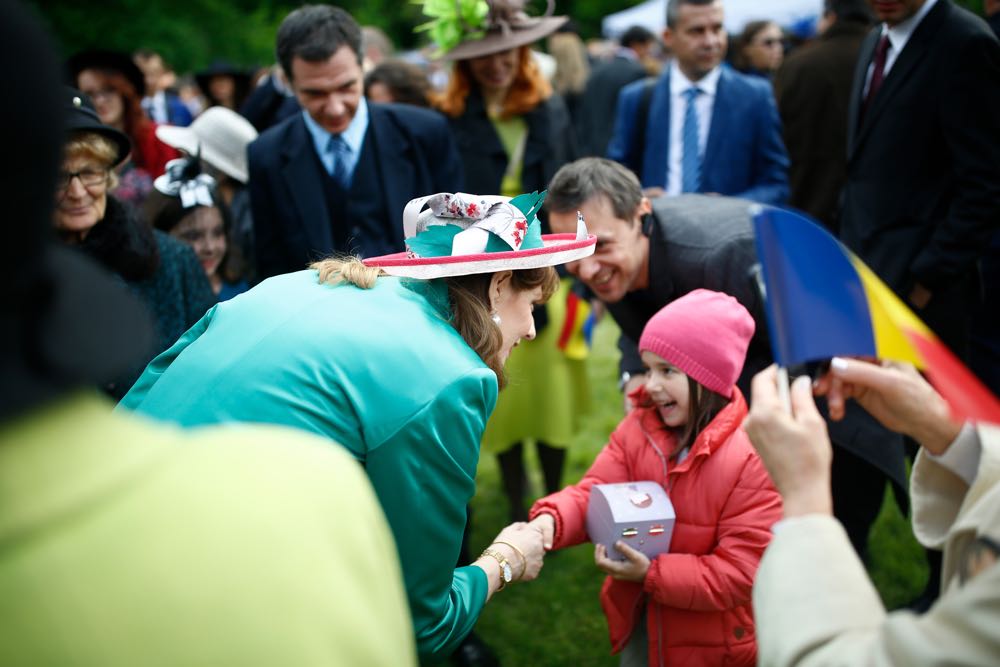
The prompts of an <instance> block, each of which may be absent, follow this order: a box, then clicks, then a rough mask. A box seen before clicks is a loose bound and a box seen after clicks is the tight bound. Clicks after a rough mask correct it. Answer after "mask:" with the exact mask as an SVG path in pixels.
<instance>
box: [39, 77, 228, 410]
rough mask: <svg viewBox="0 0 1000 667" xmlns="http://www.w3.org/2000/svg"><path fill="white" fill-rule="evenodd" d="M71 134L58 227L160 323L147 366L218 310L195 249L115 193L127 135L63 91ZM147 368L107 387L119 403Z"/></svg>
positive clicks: (58, 198)
mask: <svg viewBox="0 0 1000 667" xmlns="http://www.w3.org/2000/svg"><path fill="white" fill-rule="evenodd" d="M64 103H65V105H66V106H67V110H68V118H69V123H68V125H69V133H68V135H67V137H66V142H65V144H64V148H63V162H62V169H61V171H60V172H59V178H58V180H57V184H56V190H55V204H56V205H55V210H54V212H53V217H52V221H53V224H54V226H55V229H56V233H57V234H58V236H59V238H60V239H61V240H62V241H63V242H64V243H66V244H67V245H72V246H76V247H77V248H79V249H80V250H82V251H84V252H86V253H87V254H89V255H90V256H91V257H93V258H94V259H97V260H98V261H99V262H100V263H101V264H103V265H104V266H105V267H106V268H108V269H110V270H111V271H113V272H114V273H117V274H118V275H119V276H120V277H121V278H122V279H123V280H125V282H126V283H128V284H129V285H130V286H131V287H132V288H133V289H134V290H135V291H136V292H137V293H138V294H139V295H140V296H141V297H142V299H143V301H145V303H146V305H147V307H148V308H149V310H150V312H151V313H152V314H153V315H154V317H155V320H156V333H157V336H156V343H155V345H154V347H153V348H152V349H150V350H148V352H147V357H146V360H148V359H150V358H152V357H153V356H155V355H156V354H158V353H159V352H160V351H162V350H164V349H166V348H167V347H168V346H169V345H170V344H171V343H173V342H174V341H175V340H176V339H177V338H178V337H179V336H180V335H181V334H182V333H184V331H186V330H187V329H188V327H190V326H191V325H192V324H194V323H195V322H197V321H198V319H199V318H200V317H201V316H202V315H204V314H205V311H206V310H207V309H208V308H210V307H211V306H212V305H213V304H214V303H215V297H214V295H213V294H212V290H211V287H210V286H209V284H208V281H207V280H206V278H205V273H204V271H203V270H202V268H201V266H200V264H199V263H198V260H197V258H195V256H194V254H193V253H192V251H191V249H190V248H188V247H187V246H185V245H184V244H182V243H180V242H179V241H176V240H174V239H172V238H170V237H169V236H168V235H167V234H164V233H162V232H158V231H156V232H154V231H153V230H152V229H150V228H149V227H148V226H147V225H145V224H143V223H141V222H140V221H139V220H137V219H135V217H134V216H133V215H132V213H131V211H130V209H129V208H128V207H127V206H125V205H123V204H122V203H120V202H119V201H118V200H117V199H116V198H115V197H114V196H113V195H112V194H110V191H111V190H113V189H114V187H115V185H116V184H117V178H118V177H117V174H116V173H115V171H114V169H115V167H117V166H118V165H120V164H121V163H122V161H123V160H125V158H126V156H127V155H128V153H129V147H130V144H129V140H128V137H126V136H125V134H124V133H122V132H120V131H118V130H116V129H114V128H112V127H108V126H107V125H105V124H103V123H102V122H101V121H100V119H98V117H97V113H96V112H95V111H94V108H93V106H92V105H91V103H90V100H89V99H87V97H86V96H85V95H84V94H83V93H81V92H80V91H78V90H75V89H72V88H67V89H66V90H65V101H64ZM141 370H142V366H138V367H137V368H135V369H134V370H133V372H132V373H130V374H126V375H125V376H123V377H122V378H120V379H119V381H118V382H116V383H114V384H113V385H111V386H109V387H108V391H109V393H110V394H111V395H112V396H115V397H121V396H122V395H124V393H125V392H126V391H127V390H128V388H129V387H130V386H131V384H132V381H133V380H134V379H135V378H136V377H137V376H138V373H139V371H141Z"/></svg>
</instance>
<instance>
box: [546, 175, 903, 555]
mask: <svg viewBox="0 0 1000 667" xmlns="http://www.w3.org/2000/svg"><path fill="white" fill-rule="evenodd" d="M548 193H549V194H548V197H547V198H546V202H545V204H546V207H547V208H548V212H549V226H550V227H551V228H552V231H554V232H569V231H572V230H574V229H575V228H576V227H575V225H576V212H577V211H580V212H581V213H583V215H584V218H585V219H586V222H587V228H588V230H589V231H590V233H591V234H594V235H596V236H597V250H595V251H594V254H593V255H592V256H590V257H588V258H587V259H585V260H581V261H579V262H571V263H569V264H567V265H566V269H567V270H568V271H569V272H570V273H571V274H573V275H574V276H576V277H577V278H579V279H580V280H581V281H583V282H584V283H585V284H586V285H587V287H589V288H590V289H591V290H592V291H593V292H594V294H595V295H596V296H597V298H599V299H600V300H601V301H603V302H604V303H606V304H607V307H608V312H610V313H611V315H612V316H613V317H614V320H615V323H617V324H618V326H619V327H620V328H621V331H622V336H621V338H620V339H619V345H618V346H619V348H620V349H621V352H622V356H621V362H620V370H621V371H622V376H621V383H620V386H621V388H622V389H624V390H625V391H626V393H627V392H628V391H629V390H631V389H634V388H635V387H636V386H637V385H638V384H640V383H641V382H642V380H643V377H644V375H643V366H642V361H641V359H640V357H639V352H638V350H637V349H636V343H635V341H637V340H639V335H640V334H641V332H642V328H643V327H644V326H645V324H646V322H647V321H648V320H649V318H650V317H652V316H653V314H654V313H655V312H656V311H657V310H659V309H660V308H661V307H663V306H665V305H666V304H668V303H670V302H671V301H673V300H674V299H676V298H678V297H681V296H683V295H684V294H687V293H688V292H690V291H692V290H694V289H698V288H705V289H711V290H715V291H718V292H725V293H726V294H729V295H730V296H732V297H733V298H735V299H736V300H737V301H739V302H740V303H741V304H743V306H744V307H746V309H747V310H748V311H749V312H750V314H751V315H752V316H753V318H754V322H755V323H756V331H755V332H754V336H753V338H752V339H751V341H750V347H749V349H748V350H747V359H746V363H745V364H744V365H743V372H742V373H741V374H740V378H739V380H738V382H737V384H738V385H739V386H740V389H741V390H742V391H743V392H744V394H745V395H746V396H749V386H750V380H751V379H752V378H753V376H754V375H755V374H756V373H757V372H758V371H760V370H762V369H764V368H765V367H767V366H768V365H770V364H771V362H772V361H773V359H772V356H771V348H770V339H769V337H768V330H767V318H766V316H765V313H764V303H763V300H762V299H761V296H760V293H759V291H758V288H757V285H756V281H755V278H754V277H753V274H752V269H753V267H754V265H755V264H756V263H757V252H756V247H755V245H754V235H753V228H752V226H751V223H750V214H749V209H750V207H751V202H749V201H747V200H744V199H736V198H733V197H707V196H704V195H682V196H678V197H660V198H658V199H654V200H653V201H650V200H649V199H647V198H646V197H643V195H642V190H641V188H640V186H639V182H638V181H637V180H636V177H635V175H634V174H632V173H631V172H629V171H628V170H627V169H625V168H624V167H622V166H621V165H620V164H615V163H614V162H611V161H609V160H604V159H599V158H584V159H582V160H577V161H576V162H572V163H570V164H568V165H566V166H564V167H563V168H562V169H560V170H559V171H558V172H557V173H556V175H555V177H554V178H553V179H552V182H551V183H549V188H548ZM829 429H830V437H831V438H832V439H833V441H834V444H835V445H836V448H837V453H836V456H835V457H834V461H835V470H834V478H835V479H837V480H838V481H839V480H840V479H841V475H843V474H844V472H845V471H854V472H856V473H857V476H856V477H855V478H854V479H853V480H848V481H847V482H845V483H843V484H839V485H836V486H835V489H834V498H833V502H834V514H835V515H836V516H837V518H838V519H839V520H840V521H841V522H843V524H844V526H845V527H846V528H847V531H848V534H849V535H850V538H851V543H852V544H853V545H854V547H855V549H857V550H858V553H859V554H861V555H862V556H864V555H865V554H866V550H867V538H868V529H869V526H870V524H871V521H873V520H874V518H875V516H876V515H877V514H878V511H879V509H880V508H881V507H882V499H883V497H884V494H885V481H886V478H888V479H889V480H891V481H892V482H893V483H894V484H895V490H897V491H899V492H904V491H905V489H906V470H905V467H904V462H903V453H902V445H901V444H900V443H893V440H894V439H895V440H898V439H899V436H898V435H896V434H893V433H889V432H887V431H886V430H885V429H884V428H882V427H881V426H880V425H879V424H878V423H877V422H876V421H875V420H874V419H872V418H871V416H870V415H868V413H866V412H865V411H864V410H860V409H858V408H857V406H856V405H853V404H852V405H851V406H849V410H848V414H847V415H846V418H845V419H844V420H843V421H836V422H834V421H831V422H829ZM893 444H896V445H897V446H895V447H894V446H893ZM850 481H853V482H854V486H850V485H849V482H850Z"/></svg>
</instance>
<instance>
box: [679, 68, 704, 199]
mask: <svg viewBox="0 0 1000 667" xmlns="http://www.w3.org/2000/svg"><path fill="white" fill-rule="evenodd" d="M700 93H701V89H700V88H698V87H697V86H692V87H691V88H688V89H687V90H685V91H684V97H685V98H686V100H687V107H686V108H685V109H684V128H683V130H682V133H681V192H698V190H699V189H700V188H701V153H700V151H699V149H698V112H697V111H696V110H695V108H694V100H695V98H696V97H698V95H699V94H700Z"/></svg>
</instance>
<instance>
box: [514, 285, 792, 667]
mask: <svg viewBox="0 0 1000 667" xmlns="http://www.w3.org/2000/svg"><path fill="white" fill-rule="evenodd" d="M753 331H754V321H753V318H752V317H751V316H750V313H748V312H747V311H746V309H745V308H744V307H743V306H742V305H740V304H739V302H737V301H736V299H734V298H732V297H731V296H728V295H726V294H721V293H719V292H712V291H709V290H695V291H693V292H690V293H688V294H686V295H685V296H683V297H681V298H679V299H677V300H676V301H673V302H672V303H670V304H668V305H666V306H664V307H663V308H662V309H661V310H660V311H659V312H657V313H656V314H655V315H654V316H653V317H652V318H651V319H650V320H649V322H648V323H647V324H646V327H645V329H643V332H642V337H641V338H640V339H639V351H640V353H641V354H642V361H643V363H644V364H645V366H646V368H647V375H646V382H645V384H644V385H642V386H640V387H639V388H637V389H636V390H635V391H634V392H633V393H632V394H631V395H630V398H631V399H632V404H633V405H634V406H635V407H634V408H633V409H632V411H631V412H629V414H628V415H627V416H626V417H625V419H624V420H622V422H621V423H620V424H619V425H618V427H617V428H616V429H615V431H614V432H613V433H612V434H611V438H610V440H609V442H608V444H607V445H605V447H604V449H603V450H602V451H601V453H600V454H599V455H598V456H597V459H596V460H595V461H594V463H593V465H592V466H591V467H590V470H588V471H587V474H586V475H584V477H583V479H582V480H580V482H579V483H578V484H575V485H573V486H568V487H566V488H565V489H563V490H562V491H559V492H558V493H554V494H552V495H550V496H547V497H545V498H542V499H541V500H539V501H538V502H536V503H535V504H534V506H533V507H532V508H531V513H530V516H531V519H532V524H533V525H535V526H537V527H538V528H539V529H540V530H541V531H542V532H543V534H544V535H545V539H546V543H547V546H548V545H549V544H551V547H550V548H553V549H559V548H562V547H568V546H572V545H575V544H579V543H581V542H585V541H588V536H587V532H586V526H585V520H586V515H587V501H588V499H589V496H590V488H591V487H592V486H593V485H594V484H609V483H615V482H629V481H645V480H653V481H656V482H658V483H659V484H661V485H662V486H663V489H664V490H665V491H666V492H667V495H668V496H669V497H670V500H671V502H672V503H673V506H674V511H675V513H676V521H675V523H674V531H673V537H672V539H671V543H670V550H669V552H668V553H664V554H660V555H659V556H657V557H655V558H653V559H652V560H650V559H649V558H647V557H646V556H645V555H644V554H642V553H641V552H639V551H637V550H635V549H632V548H631V547H629V546H628V545H627V544H625V543H623V542H621V541H619V542H618V543H617V544H616V545H615V547H616V548H617V549H618V550H619V551H620V552H621V553H622V554H624V555H625V557H626V560H624V561H616V560H611V559H610V558H609V557H608V554H607V553H606V550H605V549H604V547H603V546H602V545H597V547H595V551H594V560H595V561H596V563H597V566H598V567H599V568H600V569H601V570H603V571H604V572H605V573H607V574H608V575H609V576H608V578H607V579H606V580H605V582H604V586H603V588H602V589H601V605H602V607H603V608H604V613H605V615H606V616H607V618H608V628H609V631H610V634H611V645H612V653H618V652H619V651H621V652H622V658H621V664H622V665H623V667H631V666H632V665H695V666H696V665H753V664H754V663H755V661H756V656H757V642H756V638H755V635H754V622H753V613H752V608H751V600H750V591H751V588H752V585H753V580H754V575H755V573H756V571H757V565H758V563H759V561H760V557H761V555H762V554H763V552H764V548H765V547H766V546H767V544H768V542H769V541H770V538H771V532H770V529H771V525H772V524H774V522H775V521H777V520H778V519H780V518H781V498H780V496H779V495H778V492H777V491H776V490H775V488H774V486H773V485H772V484H771V480H770V478H769V477H768V475H767V472H766V471H765V469H764V466H763V465H762V464H761V462H760V459H759V458H758V457H757V453H756V452H755V451H754V449H753V447H752V446H751V444H750V441H749V440H748V439H747V436H746V434H745V433H744V432H743V430H742V428H741V424H742V423H743V418H744V417H745V416H746V414H747V406H746V401H744V399H743V395H742V394H741V393H740V390H739V389H738V388H737V387H736V378H737V377H738V376H739V374H740V371H741V370H742V368H743V361H744V359H745V357H746V351H747V345H748V344H749V342H750V338H751V336H752V335H753Z"/></svg>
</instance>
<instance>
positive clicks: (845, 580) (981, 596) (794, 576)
mask: <svg viewBox="0 0 1000 667" xmlns="http://www.w3.org/2000/svg"><path fill="white" fill-rule="evenodd" d="M831 369H832V370H831V377H828V378H826V379H824V381H822V382H821V383H820V386H819V390H820V393H826V394H828V399H829V403H830V413H831V416H832V417H834V418H836V417H838V416H840V415H842V414H843V407H844V399H845V397H853V398H855V399H856V400H857V402H858V403H860V404H861V405H862V406H863V407H864V408H865V409H866V410H867V411H869V412H870V413H871V414H872V416H874V417H875V418H876V419H878V420H879V421H880V422H881V423H882V424H883V425H884V426H885V427H886V428H889V429H891V430H894V431H898V432H900V433H903V434H905V435H908V436H910V437H911V438H913V439H914V440H916V441H917V442H918V443H920V445H921V447H920V452H919V454H918V455H917V457H916V461H915V462H914V465H913V476H912V478H911V480H910V489H911V493H912V497H913V531H914V533H915V534H916V536H917V539H919V540H920V541H921V542H922V543H923V544H925V545H927V546H929V547H934V548H942V547H943V548H944V567H943V571H942V577H941V597H940V599H939V600H938V601H937V602H936V603H935V604H934V605H933V606H932V607H931V608H930V610H929V611H928V612H927V613H926V614H923V615H920V616H918V615H914V614H912V613H909V612H905V611H904V612H894V613H891V614H887V613H886V611H885V608H884V607H883V606H882V601H881V600H880V599H879V595H878V592H877V591H876V590H875V587H874V586H873V585H872V583H871V581H870V580H869V579H868V576H867V574H866V573H865V568H864V565H863V564H862V563H861V561H860V560H859V559H858V558H857V556H856V555H855V553H854V551H853V550H852V549H851V543H850V541H849V540H848V537H847V533H846V532H845V531H844V529H843V526H841V525H840V524H839V523H838V522H837V521H836V520H835V519H834V518H833V516H832V507H833V503H832V500H831V497H830V461H831V458H832V455H833V451H832V449H831V447H830V441H829V438H828V437H827V434H826V425H825V423H824V421H823V419H822V417H821V416H820V414H819V412H818V411H817V410H816V405H815V403H814V402H813V398H812V392H811V390H810V383H809V380H808V378H802V377H800V378H798V379H797V380H796V381H795V383H794V384H793V385H792V414H788V412H787V410H786V408H785V407H784V406H783V405H782V402H781V401H780V399H779V398H778V392H777V385H776V378H777V373H776V369H775V367H773V366H772V367H771V368H769V369H767V370H765V371H762V372H761V373H760V374H758V375H757V376H756V377H755V378H754V382H753V400H752V406H753V407H752V408H751V409H750V416H749V417H748V418H747V421H746V422H745V424H744V428H746V430H747V433H748V434H749V435H750V439H751V440H752V441H753V444H754V446H755V447H756V448H757V451H758V452H759V453H760V455H761V458H762V459H763V460H764V464H765V465H766V466H767V468H768V471H769V472H770V474H771V479H772V480H773V481H774V484H775V486H777V487H778V491H779V492H780V493H781V495H782V498H783V500H784V515H785V518H784V519H783V520H782V521H780V522H778V523H777V524H775V527H774V540H773V541H772V542H771V545H770V546H769V547H768V549H767V551H765V552H764V558H763V560H762V561H761V564H760V569H759V570H758V572H757V580H756V582H755V583H754V594H753V598H754V615H755V617H756V619H757V641H758V645H759V651H760V653H759V656H760V664H761V665H823V666H824V667H828V666H831V665H833V666H836V665H844V666H847V665H993V664H996V660H997V656H1000V565H998V564H997V556H998V553H1000V483H998V482H1000V430H998V429H997V427H996V426H992V425H986V424H980V425H978V426H973V425H972V424H966V425H965V426H962V425H961V424H958V423H955V422H953V421H952V420H951V418H950V417H949V408H948V405H947V404H946V403H945V401H944V399H942V398H941V396H939V395H938V394H937V392H935V391H934V389H933V388H931V386H930V385H929V384H927V382H926V381H924V379H923V378H922V377H921V376H920V374H919V373H917V371H916V370H914V369H913V368H912V367H908V366H902V365H890V364H883V365H882V366H877V365H874V364H870V363H866V362H862V361H856V360H846V359H834V360H833V363H832V365H831Z"/></svg>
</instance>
